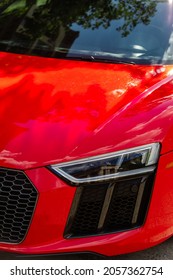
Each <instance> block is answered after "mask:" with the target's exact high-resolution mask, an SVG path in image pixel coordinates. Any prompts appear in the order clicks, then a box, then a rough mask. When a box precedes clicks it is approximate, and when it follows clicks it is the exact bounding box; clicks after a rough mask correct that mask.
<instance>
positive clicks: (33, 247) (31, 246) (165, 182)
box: [0, 152, 173, 256]
mask: <svg viewBox="0 0 173 280" xmlns="http://www.w3.org/2000/svg"><path fill="white" fill-rule="evenodd" d="M25 173H26V175H27V176H28V177H29V179H30V180H31V182H32V183H33V185H34V186H35V187H36V189H37V191H38V193H39V197H38V201H37V205H36V209H35V211H34V215H33V218H32V222H31V224H30V227H29V230H28V233H27V235H26V237H25V239H24V240H23V242H21V243H20V244H7V243H0V250H5V251H9V252H14V253H22V254H49V253H51V254H57V253H70V252H78V253H79V252H93V253H98V254H101V255H107V256H111V255H116V254H117V255H119V254H124V253H129V252H133V251H138V250H143V249H146V248H148V247H151V246H154V245H156V244H158V243H160V242H162V241H164V240H165V239H166V238H168V237H170V236H171V235H172V234H173V183H172V182H173V152H171V153H168V154H165V155H162V156H161V157H160V160H159V164H158V169H157V174H156V179H155V183H154V187H153V192H152V197H151V201H150V205H149V209H148V213H147V217H146V219H145V223H144V224H143V225H142V226H141V227H139V228H136V229H133V230H128V231H123V232H119V233H112V234H105V235H99V236H91V237H82V238H72V239H64V230H65V227H66V223H67V220H68V216H69V212H70V209H71V206H72V202H73V199H74V196H75V192H76V188H75V187H70V186H68V185H67V184H66V183H65V182H63V181H62V180H61V179H59V178H58V177H57V176H56V175H54V174H52V173H51V172H50V171H49V170H47V169H46V168H37V169H32V170H27V171H26V172H25Z"/></svg>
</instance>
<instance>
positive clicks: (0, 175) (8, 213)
mask: <svg viewBox="0 0 173 280" xmlns="http://www.w3.org/2000/svg"><path fill="white" fill-rule="evenodd" d="M36 200H37V191H36V190H35V188H34V187H33V185H32V184H31V182H30V181H29V180H28V178H27V177H26V175H25V174H24V173H23V172H22V171H15V170H8V169H2V168H0V242H8V243H20V242H21V241H22V240H23V239H24V237H25V235H26V233H27V230H28V227H29V224H30V221H31V218H32V215H33V211H34V208H35V205H36Z"/></svg>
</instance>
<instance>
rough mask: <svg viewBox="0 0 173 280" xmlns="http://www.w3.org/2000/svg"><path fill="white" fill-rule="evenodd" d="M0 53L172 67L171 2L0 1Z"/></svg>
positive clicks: (172, 10)
mask: <svg viewBox="0 0 173 280" xmlns="http://www.w3.org/2000/svg"><path fill="white" fill-rule="evenodd" d="M0 50H1V51H7V52H16V53H24V54H30V55H39V56H48V57H57V58H67V59H71V58H73V59H74V58H78V59H92V60H94V59H98V60H103V61H104V60H105V61H118V60H119V61H123V62H132V63H139V64H158V63H162V64H171V63H173V0H163V1H154V0H145V1H143V0H141V1H140V0H119V1H118V0H98V1H97V0H83V1H78V0H16V1H14V0H13V1H12V0H1V1H0Z"/></svg>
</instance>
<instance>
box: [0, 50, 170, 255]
mask: <svg viewBox="0 0 173 280" xmlns="http://www.w3.org/2000/svg"><path fill="white" fill-rule="evenodd" d="M172 74H173V72H172V66H147V65H145V66H144V65H143V66H142V65H141V66H140V65H122V64H107V63H96V62H80V61H75V60H73V61H69V60H62V59H51V58H41V57H30V56H25V55H17V54H10V53H8V54H7V53H0V127H1V131H0V139H1V141H0V166H1V167H5V168H13V169H18V170H24V171H25V172H26V174H27V176H28V177H29V179H30V180H31V181H32V182H33V184H34V185H35V187H36V188H37V190H38V192H39V199H38V202H37V206H36V209H35V212H34V215H33V219H32V223H31V224H30V228H29V231H28V233H27V236H26V238H25V239H24V241H23V242H22V243H20V244H17V245H15V244H13V245H12V244H5V243H4V244H3V243H1V244H0V249H3V250H7V251H14V252H20V253H37V254H38V253H62V252H75V251H77V252H80V251H91V252H97V253H101V254H104V255H115V254H122V253H127V252H131V251H136V250H140V249H145V248H147V247H150V246H152V245H155V244H157V243H159V242H161V241H163V240H165V239H166V238H168V237H169V236H170V235H172V233H173V211H172V201H173V193H172V191H171V188H172V183H171V181H172V168H173V153H172V151H173V143H172V133H173V126H172V123H173V114H172V113H173V76H172ZM154 142H160V143H161V145H162V148H161V156H160V159H159V165H158V170H157V176H156V180H155V184H154V191H153V194H152V198H151V202H150V207H149V210H148V214H147V218H146V220H145V223H144V225H143V226H142V227H140V228H138V229H133V230H130V231H126V232H121V233H116V234H106V235H100V236H95V237H87V238H85V237H83V238H73V239H71V240H66V239H64V237H63V232H64V228H65V226H66V221H67V218H68V214H69V211H70V208H71V204H72V201H73V198H74V195H75V191H76V187H71V186H69V185H68V184H67V183H65V182H63V181H62V180H61V179H60V178H58V177H57V176H56V175H54V174H52V173H51V172H50V171H49V170H47V169H46V168H45V167H46V166H47V165H50V164H56V163H61V162H65V161H69V160H74V159H81V158H85V157H88V156H94V155H102V154H105V153H109V152H115V151H119V150H124V149H128V148H132V147H137V146H142V145H145V144H148V143H154ZM165 182H167V183H166V184H165ZM158 202H159V203H158ZM43 232H44V235H43V234H42V233H43ZM108 245H109V246H108Z"/></svg>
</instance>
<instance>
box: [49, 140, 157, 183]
mask: <svg viewBox="0 0 173 280" xmlns="http://www.w3.org/2000/svg"><path fill="white" fill-rule="evenodd" d="M159 150H160V144H159V143H153V144H150V145H145V146H141V147H137V148H133V149H128V150H123V151H119V152H115V153H109V154H105V155H101V156H95V157H88V158H85V159H80V160H76V161H71V162H66V163H62V164H57V165H52V166H51V169H52V170H53V171H54V172H56V173H57V174H58V175H59V176H60V177H62V178H63V179H65V180H67V181H68V182H69V183H70V184H75V185H79V184H85V183H94V182H101V181H105V180H112V179H114V180H115V179H119V178H124V177H129V176H131V175H132V176H134V175H139V174H145V173H151V172H153V171H154V170H155V164H156V163H157V161H158V157H159Z"/></svg>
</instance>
